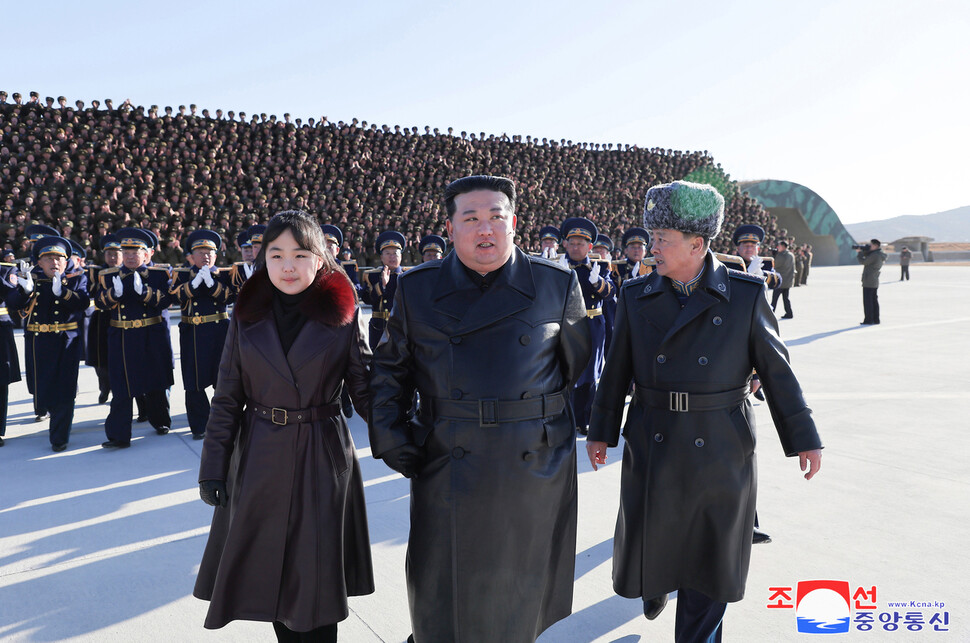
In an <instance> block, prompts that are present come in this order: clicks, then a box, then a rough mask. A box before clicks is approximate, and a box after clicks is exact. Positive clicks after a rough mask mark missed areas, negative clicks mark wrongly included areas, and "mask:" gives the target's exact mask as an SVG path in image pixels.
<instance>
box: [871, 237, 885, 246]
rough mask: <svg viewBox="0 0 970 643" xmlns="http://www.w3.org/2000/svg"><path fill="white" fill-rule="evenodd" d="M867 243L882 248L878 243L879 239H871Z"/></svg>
mask: <svg viewBox="0 0 970 643" xmlns="http://www.w3.org/2000/svg"><path fill="white" fill-rule="evenodd" d="M869 243H871V244H872V245H874V246H879V247H882V243H880V241H879V239H872V240H871V241H870V242H869Z"/></svg>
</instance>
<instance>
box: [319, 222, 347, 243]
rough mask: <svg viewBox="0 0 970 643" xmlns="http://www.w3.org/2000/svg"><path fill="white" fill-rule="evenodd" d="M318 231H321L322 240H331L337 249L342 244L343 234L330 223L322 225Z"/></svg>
mask: <svg viewBox="0 0 970 643" xmlns="http://www.w3.org/2000/svg"><path fill="white" fill-rule="evenodd" d="M320 229H321V230H323V238H324V239H333V240H334V241H336V242H337V247H338V248H339V247H340V246H342V245H343V244H344V233H343V232H341V231H340V228H338V227H337V226H335V225H333V224H332V223H324V224H323V225H322V226H320Z"/></svg>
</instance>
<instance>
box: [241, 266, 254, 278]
mask: <svg viewBox="0 0 970 643" xmlns="http://www.w3.org/2000/svg"><path fill="white" fill-rule="evenodd" d="M243 272H244V273H246V279H249V278H250V277H252V276H253V267H252V266H250V265H249V264H248V263H244V264H243Z"/></svg>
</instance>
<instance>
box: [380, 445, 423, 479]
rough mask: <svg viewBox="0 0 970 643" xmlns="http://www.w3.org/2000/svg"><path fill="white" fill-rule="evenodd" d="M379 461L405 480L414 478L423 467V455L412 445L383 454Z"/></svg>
mask: <svg viewBox="0 0 970 643" xmlns="http://www.w3.org/2000/svg"><path fill="white" fill-rule="evenodd" d="M381 460H383V461H384V464H386V465H387V466H389V467H390V468H392V469H394V470H395V471H397V472H398V473H400V474H401V475H402V476H404V477H405V478H416V477H417V476H418V472H419V471H421V467H422V466H424V453H423V452H422V451H421V449H419V448H418V447H416V446H414V445H413V444H404V445H401V446H399V447H397V448H394V449H391V450H390V451H387V452H386V453H384V455H382V456H381Z"/></svg>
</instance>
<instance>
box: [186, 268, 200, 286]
mask: <svg viewBox="0 0 970 643" xmlns="http://www.w3.org/2000/svg"><path fill="white" fill-rule="evenodd" d="M201 285H202V268H199V272H197V273H195V277H193V278H192V281H190V282H189V287H191V288H192V290H198V289H199V286H201Z"/></svg>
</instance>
